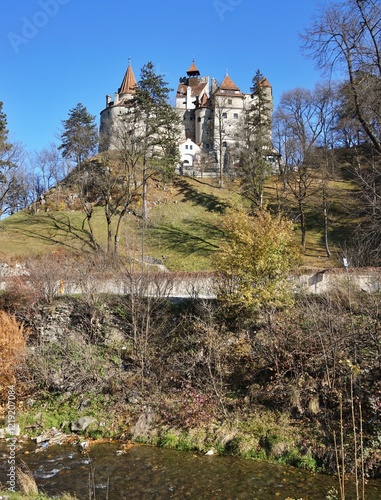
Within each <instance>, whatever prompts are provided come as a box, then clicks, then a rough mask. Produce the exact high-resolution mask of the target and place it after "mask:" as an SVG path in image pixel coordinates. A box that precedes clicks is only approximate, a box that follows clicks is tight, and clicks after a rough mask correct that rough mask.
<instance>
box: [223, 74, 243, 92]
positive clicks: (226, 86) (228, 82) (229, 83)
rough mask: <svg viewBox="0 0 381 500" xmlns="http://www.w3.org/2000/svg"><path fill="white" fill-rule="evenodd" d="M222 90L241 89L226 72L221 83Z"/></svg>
mask: <svg viewBox="0 0 381 500" xmlns="http://www.w3.org/2000/svg"><path fill="white" fill-rule="evenodd" d="M220 89H221V90H238V91H239V90H240V89H239V87H237V85H236V84H235V83H234V82H233V80H232V79H231V78H230V76H229V75H228V74H227V73H226V76H225V78H224V80H223V82H222V83H221V86H220Z"/></svg>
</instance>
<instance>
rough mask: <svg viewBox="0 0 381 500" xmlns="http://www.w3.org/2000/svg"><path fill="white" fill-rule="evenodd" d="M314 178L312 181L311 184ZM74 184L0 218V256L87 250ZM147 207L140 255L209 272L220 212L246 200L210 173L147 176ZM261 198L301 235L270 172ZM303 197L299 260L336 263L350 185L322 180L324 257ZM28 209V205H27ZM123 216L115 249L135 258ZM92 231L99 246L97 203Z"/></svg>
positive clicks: (317, 223)
mask: <svg viewBox="0 0 381 500" xmlns="http://www.w3.org/2000/svg"><path fill="white" fill-rule="evenodd" d="M318 182H319V181H318V179H316V181H315V184H316V186H317V187H318ZM73 193H74V192H73V186H72V185H70V183H68V182H65V183H63V185H62V186H61V187H60V189H59V190H56V189H53V190H52V191H51V192H50V193H47V194H46V196H45V203H44V204H38V206H37V207H34V208H37V210H32V209H31V210H26V211H23V212H19V213H17V214H15V215H13V216H11V217H8V218H6V219H5V220H3V221H1V222H0V256H1V258H2V259H3V260H7V261H12V260H19V259H24V258H26V257H28V256H37V255H41V254H46V253H52V252H56V251H58V250H60V251H62V249H65V250H66V251H68V252H71V251H78V250H81V251H84V250H85V251H87V250H90V246H89V233H88V227H87V224H86V220H85V219H86V217H85V214H84V213H83V212H82V211H81V210H80V206H78V203H77V204H76V203H75V201H74V202H73V203H71V204H68V203H66V201H67V200H68V199H69V198H71V199H72V200H73V199H74V200H75V196H74V194H73ZM148 198H149V204H148V208H149V213H148V221H147V225H146V231H145V239H144V245H145V255H146V256H148V257H151V258H153V259H159V260H161V261H163V263H164V264H165V265H166V267H167V268H168V269H170V270H174V271H200V270H210V269H211V267H212V264H211V255H212V253H213V252H214V251H215V250H216V249H218V247H219V242H220V241H221V238H223V233H222V231H221V229H220V225H221V224H220V222H221V217H223V215H224V212H225V210H226V208H227V207H228V206H230V205H232V204H237V203H238V204H245V203H247V202H246V201H245V200H244V199H242V197H241V196H240V195H239V186H238V183H237V181H232V180H230V181H226V183H225V187H224V188H222V189H221V188H219V187H218V186H217V183H216V181H215V180H214V179H194V178H188V177H177V178H176V179H175V180H174V181H172V182H170V183H167V184H164V183H160V182H157V181H155V182H154V181H151V183H150V185H149V192H148ZM265 199H266V202H267V203H268V205H269V206H270V208H272V209H273V210H278V209H280V210H282V211H283V212H284V213H286V215H287V216H288V217H290V218H291V219H292V220H295V222H296V231H295V238H296V240H297V241H300V229H299V226H298V209H297V204H296V201H295V198H294V197H293V196H292V194H291V193H290V192H289V191H287V190H285V189H284V188H283V186H282V183H281V182H280V180H279V179H278V178H277V177H273V178H271V179H270V180H269V182H268V184H267V186H266V193H265ZM306 203H307V209H306V213H307V246H306V252H305V255H304V264H305V265H306V266H308V267H332V266H335V265H337V263H338V260H339V256H340V248H341V246H342V245H343V244H344V243H345V241H346V240H347V239H348V237H349V236H350V234H351V233H352V230H353V228H354V227H355V225H356V224H357V222H358V221H357V219H356V217H355V216H354V214H356V213H357V212H358V211H357V204H358V202H357V197H356V186H355V185H354V183H352V182H351V181H350V180H345V179H343V178H341V177H340V176H337V177H335V178H334V179H331V180H330V182H329V218H330V229H329V238H330V247H331V251H332V257H331V259H329V260H327V259H326V253H325V247H324V238H323V211H322V200H321V194H320V191H319V189H315V190H314V189H311V195H310V196H309V197H308V199H307V200H306ZM31 208H33V207H31ZM138 210H139V206H138V205H137V210H135V215H132V214H129V215H127V216H126V217H125V218H124V221H123V227H122V231H121V235H120V236H121V237H120V253H122V254H125V255H129V256H132V257H135V258H137V259H139V258H140V257H141V251H142V250H141V249H142V221H141V218H140V217H138V216H136V213H137V212H138ZM92 221H93V227H94V234H95V236H96V239H97V241H98V242H99V244H100V246H101V247H103V248H105V246H106V222H105V216H104V209H103V207H102V206H95V209H94V214H93V218H92Z"/></svg>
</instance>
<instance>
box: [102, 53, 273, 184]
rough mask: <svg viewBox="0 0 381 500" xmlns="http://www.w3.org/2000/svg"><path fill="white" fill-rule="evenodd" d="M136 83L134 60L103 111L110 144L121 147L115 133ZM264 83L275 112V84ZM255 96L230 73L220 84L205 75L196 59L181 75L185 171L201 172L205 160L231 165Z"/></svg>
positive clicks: (178, 102) (181, 167) (210, 164)
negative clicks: (244, 89) (243, 88)
mask: <svg viewBox="0 0 381 500" xmlns="http://www.w3.org/2000/svg"><path fill="white" fill-rule="evenodd" d="M136 84H137V82H136V79H135V75H134V72H133V69H132V66H131V63H129V65H128V67H127V70H126V73H125V75H124V78H123V81H122V84H121V86H120V88H119V89H118V92H116V93H115V94H114V100H112V97H111V96H109V95H107V96H106V107H105V109H103V110H102V112H101V118H100V133H101V134H102V135H103V136H106V137H108V139H109V140H108V143H107V144H108V145H107V146H106V148H117V144H116V143H115V141H113V140H112V136H113V131H115V130H116V128H117V126H118V122H119V121H120V120H121V118H122V117H123V115H124V114H125V113H126V112H127V107H128V102H129V101H131V99H133V98H134V88H135V86H136ZM260 85H261V86H262V87H263V90H264V91H265V93H266V98H267V101H268V102H269V113H271V112H272V108H273V97H272V87H271V85H270V83H269V82H268V80H267V79H266V78H263V79H262V80H261V83H260ZM254 99H255V97H254V96H253V95H252V94H245V93H243V92H241V90H240V88H239V87H237V85H236V84H235V83H234V82H233V80H232V79H231V78H230V76H229V75H228V74H226V76H225V78H224V79H223V81H222V83H221V84H220V85H218V84H217V81H216V79H215V78H212V79H211V78H210V77H209V76H201V74H200V72H199V70H198V68H197V66H196V64H195V62H194V61H193V62H192V64H191V66H190V68H189V69H188V71H187V72H186V76H185V77H182V78H180V80H179V85H178V88H177V92H176V104H175V109H176V112H177V113H178V115H179V117H180V130H179V149H180V157H181V163H180V165H179V166H178V169H179V171H180V172H181V173H187V174H191V175H196V174H197V171H198V167H199V166H200V165H201V164H202V165H203V168H206V169H208V168H209V170H210V171H211V172H213V170H214V171H216V170H217V169H218V167H217V166H218V164H220V163H221V162H224V164H226V163H227V158H228V156H229V155H230V153H231V151H233V149H234V145H236V144H237V140H238V141H239V130H240V125H242V122H243V119H244V115H245V111H246V110H248V109H249V108H250V107H251V106H252V104H253V102H254ZM269 134H271V131H269Z"/></svg>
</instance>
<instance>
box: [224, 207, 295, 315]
mask: <svg viewBox="0 0 381 500" xmlns="http://www.w3.org/2000/svg"><path fill="white" fill-rule="evenodd" d="M222 228H223V230H224V232H225V242H224V243H223V244H222V245H221V248H220V251H219V252H217V254H216V258H215V265H216V269H217V270H218V271H219V272H220V274H221V280H220V282H219V285H218V296H219V298H220V300H222V301H224V302H226V303H227V304H229V305H231V306H234V307H238V308H242V309H251V310H259V309H261V308H263V307H266V308H274V307H280V306H284V305H287V304H290V303H291V301H292V294H291V289H290V283H289V282H288V281H287V277H288V275H289V273H290V271H291V270H292V268H293V267H294V265H295V263H296V262H297V259H298V251H297V249H296V247H295V244H294V237H293V224H292V222H290V221H288V220H286V219H285V218H283V217H281V216H273V215H271V214H270V212H269V211H268V210H258V211H257V212H255V214H254V215H250V214H248V213H247V212H246V211H245V210H243V209H241V208H234V209H231V210H230V211H228V212H227V214H226V216H225V218H224V220H223V226H222Z"/></svg>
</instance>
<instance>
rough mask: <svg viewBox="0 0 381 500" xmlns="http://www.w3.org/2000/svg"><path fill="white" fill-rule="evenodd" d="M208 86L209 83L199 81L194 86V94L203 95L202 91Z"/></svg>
mask: <svg viewBox="0 0 381 500" xmlns="http://www.w3.org/2000/svg"><path fill="white" fill-rule="evenodd" d="M206 86H207V83H205V82H203V83H199V84H198V85H195V86H194V87H192V96H198V95H201V93H202V91H203V90H204V89H205V87H206Z"/></svg>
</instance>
